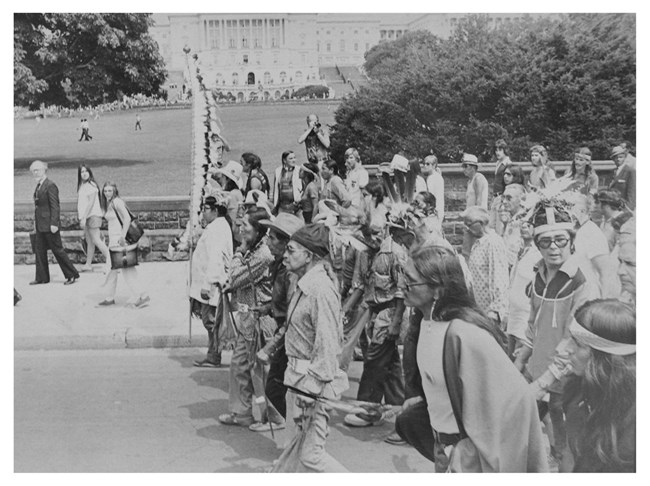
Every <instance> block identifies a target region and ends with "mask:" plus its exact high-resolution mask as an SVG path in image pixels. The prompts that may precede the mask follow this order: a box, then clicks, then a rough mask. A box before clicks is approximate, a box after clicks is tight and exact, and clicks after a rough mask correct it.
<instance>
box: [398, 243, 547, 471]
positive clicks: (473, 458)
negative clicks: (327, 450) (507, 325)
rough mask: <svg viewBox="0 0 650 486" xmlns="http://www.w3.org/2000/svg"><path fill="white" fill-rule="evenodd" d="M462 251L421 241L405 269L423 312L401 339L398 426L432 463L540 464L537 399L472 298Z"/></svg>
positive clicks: (413, 301) (439, 466)
mask: <svg viewBox="0 0 650 486" xmlns="http://www.w3.org/2000/svg"><path fill="white" fill-rule="evenodd" d="M460 258H461V257H459V256H458V255H456V254H454V252H453V251H451V250H449V249H447V248H443V247H440V246H424V247H420V248H417V249H416V250H415V251H414V253H413V254H412V255H411V257H410V258H409V260H408V262H407V265H406V267H405V269H404V275H405V287H406V298H405V302H406V304H407V305H409V306H412V307H414V308H416V309H417V310H418V311H419V312H420V313H421V314H422V315H423V316H424V318H423V319H422V322H421V323H420V325H419V326H417V324H416V325H413V323H412V326H411V328H410V330H409V336H407V340H408V344H407V342H405V344H404V371H405V375H407V374H408V375H410V376H407V377H406V379H407V400H406V401H405V402H404V406H403V408H402V410H403V411H402V413H401V414H400V415H399V416H398V417H397V421H396V424H395V428H396V431H397V433H398V434H399V435H400V436H401V437H402V438H403V439H404V440H406V441H407V442H408V443H410V444H411V445H413V446H414V447H415V448H416V449H417V450H418V452H420V453H421V454H422V455H424V456H425V457H426V458H428V459H429V460H431V461H433V462H435V464H436V471H445V470H447V469H449V470H450V471H452V472H462V471H468V472H469V471H473V472H478V471H482V472H541V471H546V470H547V468H548V465H547V463H546V452H545V447H544V443H543V437H542V431H541V425H540V422H539V419H538V417H537V406H536V403H535V399H534V397H533V395H532V393H531V391H530V389H529V386H528V384H527V383H526V380H524V378H523V377H522V376H521V375H520V374H519V373H518V372H517V369H516V368H515V367H514V366H513V364H512V362H511V361H510V359H509V358H508V356H507V355H506V353H505V352H504V350H503V349H502V347H501V344H500V342H499V341H500V338H499V335H498V331H497V329H496V328H495V326H494V324H493V323H492V321H491V320H490V319H489V318H488V317H487V316H486V315H485V314H484V313H483V311H482V310H481V309H480V308H479V307H478V305H477V304H476V302H475V300H474V298H473V296H472V294H471V291H470V289H469V287H468V283H467V280H466V273H465V272H464V271H463V267H462V265H461V263H460ZM418 327H419V329H418ZM413 354H414V355H415V360H414V359H413ZM407 355H410V356H407ZM414 361H415V362H416V363H417V365H416V370H411V369H408V367H409V366H408V363H413V362H414ZM413 371H415V372H414V373H413ZM449 446H453V451H452V452H451V454H450V455H448V454H447V452H446V449H447V448H448V447H449Z"/></svg>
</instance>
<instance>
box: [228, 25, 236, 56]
mask: <svg viewBox="0 0 650 486" xmlns="http://www.w3.org/2000/svg"><path fill="white" fill-rule="evenodd" d="M226 42H227V43H228V47H229V48H230V49H234V48H236V47H237V21H236V20H226Z"/></svg>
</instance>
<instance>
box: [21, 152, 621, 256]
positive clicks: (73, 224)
mask: <svg viewBox="0 0 650 486" xmlns="http://www.w3.org/2000/svg"><path fill="white" fill-rule="evenodd" d="M520 165H521V167H522V168H523V169H524V172H529V171H530V164H520ZM554 165H555V167H556V170H557V172H558V173H559V174H562V173H564V170H566V169H567V168H568V167H569V166H570V162H555V163H554ZM593 165H594V167H595V169H596V170H597V173H598V176H599V177H600V185H601V186H606V185H607V184H608V183H609V181H610V180H611V178H612V175H613V169H614V164H613V163H612V162H610V161H596V162H594V164H593ZM366 167H367V168H368V169H369V171H370V173H371V177H378V175H377V167H376V166H366ZM441 171H442V174H443V177H444V179H445V222H444V223H443V229H444V233H445V236H446V237H447V238H448V239H449V241H450V242H451V243H452V244H453V245H460V244H461V243H462V238H463V236H462V235H463V223H462V221H461V220H460V217H459V214H460V212H461V211H462V210H463V209H465V190H466V189H467V179H466V178H465V177H464V176H463V173H462V170H461V168H460V165H459V164H448V165H444V166H441ZM481 172H482V173H483V174H485V176H486V177H487V179H488V181H489V183H490V185H492V181H493V179H494V175H493V174H494V164H482V167H481ZM490 199H491V196H490ZM124 200H125V201H126V203H127V205H128V206H129V209H131V211H132V212H133V213H134V214H135V215H137V217H138V219H139V221H140V223H142V225H143V226H144V228H145V229H146V233H145V235H146V236H147V239H148V242H147V244H146V246H145V248H144V249H143V251H141V252H140V256H139V258H140V261H160V260H163V259H164V256H163V255H164V254H165V253H166V252H167V247H168V245H169V242H170V241H171V240H172V239H173V238H174V236H177V235H178V234H180V233H181V232H182V231H183V229H184V228H185V226H186V224H187V221H188V218H189V210H188V207H189V197H177V196H170V197H144V198H143V197H140V198H135V197H132V198H128V197H127V198H124ZM33 227H34V205H33V202H32V201H31V200H30V201H19V202H17V203H16V205H15V207H14V263H15V264H33V263H34V254H33V253H32V249H31V244H30V241H29V232H30V231H32V229H33ZM106 229H107V228H106V222H105V221H104V225H103V226H102V234H103V235H104V237H105V238H107V237H108V236H107V231H106ZM61 237H62V241H63V246H64V247H65V248H66V251H67V252H68V255H69V256H70V258H71V259H72V261H73V262H75V263H82V262H85V259H86V257H85V255H84V254H83V250H82V247H81V240H82V238H83V231H82V230H81V229H80V228H79V222H78V220H77V202H76V201H74V200H64V201H61ZM48 254H49V256H50V259H51V261H52V262H54V259H53V257H52V255H51V252H49V253H48ZM180 259H187V253H185V254H182V255H180ZM94 261H95V262H100V261H103V257H102V256H101V255H100V253H99V252H96V255H95V260H94Z"/></svg>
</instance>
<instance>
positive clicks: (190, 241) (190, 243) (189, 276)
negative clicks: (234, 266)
mask: <svg viewBox="0 0 650 486" xmlns="http://www.w3.org/2000/svg"><path fill="white" fill-rule="evenodd" d="M183 52H184V53H185V66H186V68H187V81H188V82H189V83H190V87H191V88H192V117H191V120H192V122H191V124H192V132H191V137H190V205H189V211H188V214H189V218H188V226H189V233H188V248H189V258H188V260H187V282H188V285H190V286H191V285H192V251H193V248H192V247H193V244H194V240H193V235H192V231H193V226H194V225H193V224H192V201H194V163H195V160H194V157H195V152H196V147H195V146H194V144H195V140H194V130H195V127H194V110H195V109H196V106H195V103H196V93H194V89H193V86H192V85H193V83H192V71H191V70H190V61H189V57H188V55H189V53H190V47H189V46H185V47H184V48H183ZM188 302H189V312H188V316H187V320H188V335H189V342H190V343H192V299H191V298H190V299H188Z"/></svg>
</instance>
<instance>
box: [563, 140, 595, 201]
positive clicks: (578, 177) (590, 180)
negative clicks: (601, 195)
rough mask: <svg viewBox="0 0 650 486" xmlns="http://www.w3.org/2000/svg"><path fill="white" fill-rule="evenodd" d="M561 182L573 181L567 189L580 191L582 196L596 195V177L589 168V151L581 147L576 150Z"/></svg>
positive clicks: (593, 171)
mask: <svg viewBox="0 0 650 486" xmlns="http://www.w3.org/2000/svg"><path fill="white" fill-rule="evenodd" d="M562 180H571V181H573V182H572V183H571V185H570V186H569V187H568V189H570V190H573V191H580V192H581V193H583V194H592V195H593V194H596V191H598V175H597V174H596V171H595V170H594V168H593V167H592V166H591V150H589V147H581V148H579V149H577V150H576V152H575V154H574V157H573V162H572V163H571V168H570V169H568V170H567V171H566V173H565V174H564V176H562Z"/></svg>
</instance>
